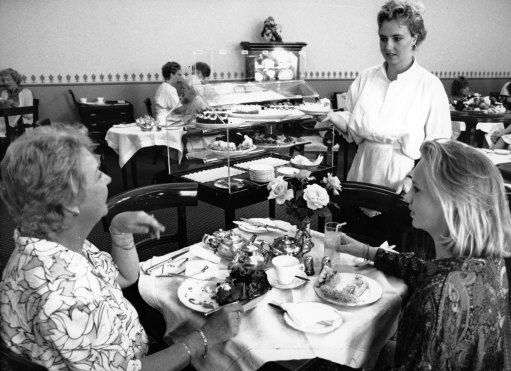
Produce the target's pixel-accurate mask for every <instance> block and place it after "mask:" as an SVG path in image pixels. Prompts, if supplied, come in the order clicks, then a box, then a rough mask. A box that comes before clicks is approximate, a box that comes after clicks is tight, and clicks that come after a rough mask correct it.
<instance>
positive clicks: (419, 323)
mask: <svg viewBox="0 0 511 371" xmlns="http://www.w3.org/2000/svg"><path fill="white" fill-rule="evenodd" d="M374 265H375V267H376V268H378V269H379V270H381V271H383V272H384V273H386V274H390V275H393V276H396V277H400V278H402V279H403V280H404V281H405V282H406V283H407V285H408V288H409V293H410V295H409V299H408V301H407V302H406V305H405V306H404V308H403V310H402V313H401V318H400V320H399V327H398V332H397V342H396V355H395V361H396V366H398V368H399V370H485V371H490V370H501V369H502V362H503V348H502V347H503V344H502V343H503V333H504V329H503V325H504V318H505V315H506V305H507V300H506V294H507V290H508V284H507V276H506V268H505V266H504V263H503V261H502V260H492V259H474V258H451V259H441V260H432V261H424V260H421V259H419V258H417V257H415V256H414V255H413V254H409V253H405V254H389V253H387V252H385V251H384V250H382V249H378V252H377V253H376V256H375V259H374Z"/></svg>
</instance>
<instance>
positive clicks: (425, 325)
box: [320, 141, 511, 371]
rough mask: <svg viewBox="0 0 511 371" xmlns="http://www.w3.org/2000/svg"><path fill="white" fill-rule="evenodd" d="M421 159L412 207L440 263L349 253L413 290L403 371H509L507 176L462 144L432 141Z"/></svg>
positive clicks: (403, 337)
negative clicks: (505, 331) (506, 343)
mask: <svg viewBox="0 0 511 371" xmlns="http://www.w3.org/2000/svg"><path fill="white" fill-rule="evenodd" d="M421 154H422V156H421V160H420V162H419V164H418V165H417V166H416V168H415V170H414V172H413V186H412V188H411V190H410V191H409V192H408V193H407V195H406V196H405V201H407V202H408V204H409V208H410V214H411V217H412V223H413V226H414V227H415V228H419V229H423V230H425V231H426V232H428V233H429V234H430V235H431V237H432V238H433V240H434V242H435V250H436V258H435V260H432V261H424V260H421V259H419V258H417V257H416V256H415V255H414V254H413V253H401V254H396V253H389V252H387V251H385V250H382V249H379V248H377V247H371V246H368V245H363V244H361V243H359V242H358V241H356V240H354V239H351V238H348V237H347V239H348V241H349V244H348V245H347V246H346V247H344V246H343V252H346V253H348V254H351V255H354V256H358V257H363V258H366V259H369V260H372V261H374V266H375V267H376V268H378V269H379V270H381V271H383V272H384V273H385V274H389V275H393V276H396V277H399V278H402V279H403V280H404V281H405V282H406V284H407V285H408V289H409V300H408V301H407V302H406V305H405V306H404V308H403V310H402V313H401V316H400V320H399V324H398V332H397V342H396V352H395V364H394V367H396V369H399V370H486V371H488V370H501V369H502V363H503V348H502V342H503V323H504V317H505V313H506V308H507V307H506V305H507V300H506V295H505V293H506V291H507V290H508V287H507V286H508V283H507V276H506V270H505V266H504V263H503V258H504V257H510V256H511V252H510V246H511V216H510V212H509V206H508V203H507V197H506V192H505V189H504V183H503V180H502V176H501V175H500V172H499V170H498V169H497V168H496V167H495V166H494V165H493V164H492V162H491V161H490V160H489V158H488V157H487V156H486V155H484V154H483V153H481V152H480V151H478V150H477V149H475V148H472V147H470V146H468V145H466V144H463V143H461V142H456V141H445V142H442V143H440V142H439V141H429V142H425V143H423V145H422V147H421ZM459 200H465V201H464V202H459ZM325 274H326V272H325V273H323V272H322V273H321V275H320V280H321V279H323V277H324V276H325Z"/></svg>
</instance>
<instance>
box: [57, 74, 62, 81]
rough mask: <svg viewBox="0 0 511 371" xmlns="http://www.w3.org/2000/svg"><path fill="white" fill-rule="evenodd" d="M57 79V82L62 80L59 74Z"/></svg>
mask: <svg viewBox="0 0 511 371" xmlns="http://www.w3.org/2000/svg"><path fill="white" fill-rule="evenodd" d="M57 80H58V82H62V75H61V74H58V75H57Z"/></svg>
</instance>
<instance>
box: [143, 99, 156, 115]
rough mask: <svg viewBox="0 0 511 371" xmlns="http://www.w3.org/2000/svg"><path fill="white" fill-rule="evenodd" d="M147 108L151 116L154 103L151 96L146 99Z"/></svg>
mask: <svg viewBox="0 0 511 371" xmlns="http://www.w3.org/2000/svg"><path fill="white" fill-rule="evenodd" d="M144 104H145V108H146V109H147V114H148V115H149V116H151V117H154V116H153V107H152V106H153V104H152V103H151V98H146V99H144Z"/></svg>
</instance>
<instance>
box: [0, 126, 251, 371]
mask: <svg viewBox="0 0 511 371" xmlns="http://www.w3.org/2000/svg"><path fill="white" fill-rule="evenodd" d="M1 170H2V179H3V181H2V183H1V187H0V195H1V196H2V199H3V200H4V202H5V203H6V205H7V207H8V210H9V213H10V214H11V216H12V218H13V219H14V221H15V222H16V223H17V225H18V228H17V229H16V230H15V231H14V240H15V244H16V248H15V250H14V251H13V253H12V255H11V257H10V259H9V261H8V262H7V265H6V267H5V269H4V272H3V275H2V281H1V282H0V314H1V317H0V338H1V340H2V341H3V342H4V343H5V344H6V346H7V347H9V348H10V349H11V350H12V351H13V352H15V353H17V354H20V355H22V356H24V357H26V358H28V359H30V360H32V361H34V362H36V363H39V364H41V365H44V366H45V367H46V368H48V369H49V370H64V369H65V370H99V369H101V370H180V369H182V368H184V367H186V365H188V364H189V363H190V362H191V361H192V359H194V358H195V357H198V356H203V355H205V354H206V353H207V347H208V346H213V345H214V344H216V343H219V342H221V341H224V340H226V339H229V338H230V337H232V336H234V335H235V334H236V333H237V332H238V330H239V324H240V313H241V312H242V311H243V308H242V307H241V306H240V305H238V304H236V305H231V306H228V307H225V308H224V310H222V311H220V312H218V315H216V316H215V315H214V317H212V318H210V319H208V321H207V322H206V324H205V325H204V326H203V327H202V328H200V329H197V330H196V331H194V332H192V333H190V334H189V335H187V336H185V337H184V338H183V339H182V341H181V342H178V343H175V344H173V345H172V346H170V347H168V348H166V349H164V350H160V351H159V352H155V353H153V354H150V355H146V354H147V351H148V349H147V348H148V339H147V335H146V333H145V331H144V329H143V327H142V325H141V324H140V322H139V319H138V314H137V312H136V310H135V308H134V307H133V306H132V305H131V303H130V302H129V301H127V300H126V299H125V298H124V297H123V294H122V291H121V289H122V288H125V287H127V286H130V285H132V284H133V283H134V282H135V281H136V280H137V278H138V272H139V261H138V256H137V251H136V248H135V244H134V241H133V233H148V232H149V233H151V234H152V235H153V236H155V237H156V238H159V234H160V232H162V231H163V230H164V227H163V226H162V225H161V224H160V223H159V222H158V221H157V220H156V219H155V218H154V217H152V216H151V215H148V214H146V213H145V212H142V211H139V212H124V213H120V214H118V215H116V216H115V217H114V218H113V220H112V222H111V225H110V234H111V237H112V248H111V255H110V254H108V253H106V252H104V251H99V250H98V249H97V248H96V247H95V246H94V245H92V244H91V243H90V242H89V241H87V236H88V234H89V233H90V231H91V230H92V228H93V227H94V226H95V225H96V224H97V223H98V222H99V221H100V220H101V218H102V217H103V216H105V215H106V213H107V206H106V200H107V196H108V189H107V185H108V184H109V183H110V177H109V176H107V175H106V174H104V173H102V172H101V171H100V170H99V167H98V161H97V160H96V158H95V156H94V155H93V154H92V152H91V142H90V140H89V138H88V137H87V136H86V135H85V134H84V133H83V132H82V131H80V130H77V129H73V128H58V127H50V126H47V127H40V128H37V129H35V130H34V131H32V132H29V133H28V132H27V133H25V134H23V135H22V136H21V137H19V138H18V139H17V140H15V141H14V142H13V143H12V144H11V145H10V146H9V148H8V149H7V153H6V156H5V158H4V160H3V161H2V165H1ZM215 314H216V313H215Z"/></svg>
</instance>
